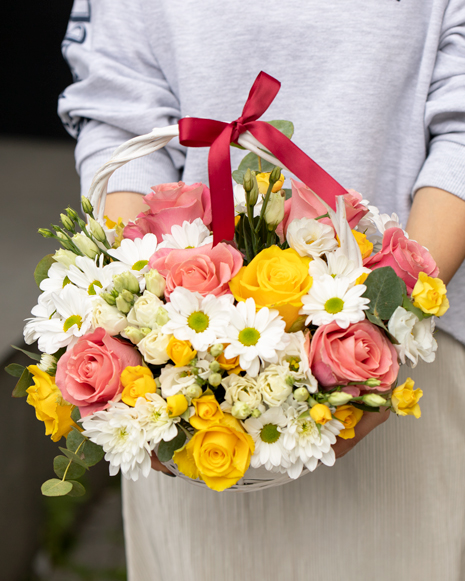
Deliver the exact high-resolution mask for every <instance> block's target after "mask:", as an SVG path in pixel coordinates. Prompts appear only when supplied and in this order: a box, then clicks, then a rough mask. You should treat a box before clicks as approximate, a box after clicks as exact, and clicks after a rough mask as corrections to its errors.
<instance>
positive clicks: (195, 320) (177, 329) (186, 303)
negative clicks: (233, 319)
mask: <svg viewBox="0 0 465 581" xmlns="http://www.w3.org/2000/svg"><path fill="white" fill-rule="evenodd" d="M233 300H234V299H233V296H232V295H223V296H220V297H215V296H214V295H207V296H206V297H203V296H202V295H200V294H199V293H192V292H190V291H188V290H187V289H185V288H183V287H177V288H175V289H174V291H173V292H172V293H171V295H170V302H169V303H167V304H166V305H165V309H166V310H167V312H168V316H169V317H170V320H169V321H168V322H167V323H166V324H165V325H164V327H163V332H164V333H172V334H173V335H174V336H175V337H176V339H180V340H181V341H190V342H191V344H192V347H193V348H194V349H196V350H197V351H206V350H207V349H208V347H209V346H210V345H213V344H214V343H218V342H219V338H220V337H221V336H222V335H223V333H224V328H225V327H226V325H228V323H229V321H230V307H231V304H232V301H233Z"/></svg>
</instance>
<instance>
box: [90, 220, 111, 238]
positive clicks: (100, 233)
mask: <svg viewBox="0 0 465 581" xmlns="http://www.w3.org/2000/svg"><path fill="white" fill-rule="evenodd" d="M89 230H90V233H91V234H92V236H93V237H94V238H95V239H96V240H98V241H99V242H105V241H106V239H107V237H106V236H105V231H104V229H103V228H102V226H101V225H100V224H99V223H98V222H97V220H94V219H93V218H89Z"/></svg>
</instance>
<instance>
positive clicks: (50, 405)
mask: <svg viewBox="0 0 465 581" xmlns="http://www.w3.org/2000/svg"><path fill="white" fill-rule="evenodd" d="M28 370H29V371H30V372H31V373H32V376H33V380H34V385H32V386H31V387H29V388H28V389H27V390H26V391H27V393H28V396H27V400H26V401H27V403H28V404H29V405H32V406H33V407H35V409H36V416H37V419H38V420H40V421H42V422H44V423H45V435H46V436H51V437H52V440H53V441H54V442H58V441H59V440H60V439H61V438H62V436H67V435H68V434H69V432H70V431H71V428H72V427H73V426H74V427H75V428H78V426H77V425H76V424H75V423H74V422H73V420H72V419H71V412H72V411H73V409H74V406H73V405H71V404H69V403H68V402H67V401H65V400H64V399H63V396H62V395H61V391H60V390H59V389H58V387H57V386H56V384H55V378H54V377H52V376H50V375H48V373H45V371H42V370H41V369H39V367H38V366H37V365H29V367H28Z"/></svg>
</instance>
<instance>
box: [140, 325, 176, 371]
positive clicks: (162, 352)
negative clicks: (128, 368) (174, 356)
mask: <svg viewBox="0 0 465 581" xmlns="http://www.w3.org/2000/svg"><path fill="white" fill-rule="evenodd" d="M170 339H171V335H165V334H164V333H161V332H160V331H159V330H158V329H155V330H153V331H152V332H151V333H149V334H148V335H147V336H146V337H144V338H143V339H142V341H140V342H139V343H138V344H137V347H138V349H139V351H140V352H141V353H142V356H143V357H144V359H145V361H147V363H151V364H152V365H164V364H165V363H166V362H167V361H168V360H169V356H168V354H167V353H166V348H167V347H168V343H169V342H170Z"/></svg>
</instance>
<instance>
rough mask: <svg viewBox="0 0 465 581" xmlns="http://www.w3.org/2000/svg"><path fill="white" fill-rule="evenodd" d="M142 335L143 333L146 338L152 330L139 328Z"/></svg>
mask: <svg viewBox="0 0 465 581" xmlns="http://www.w3.org/2000/svg"><path fill="white" fill-rule="evenodd" d="M139 330H140V331H141V332H142V333H144V336H145V337H147V335H148V334H149V333H151V332H152V329H151V328H150V327H140V329H139Z"/></svg>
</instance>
